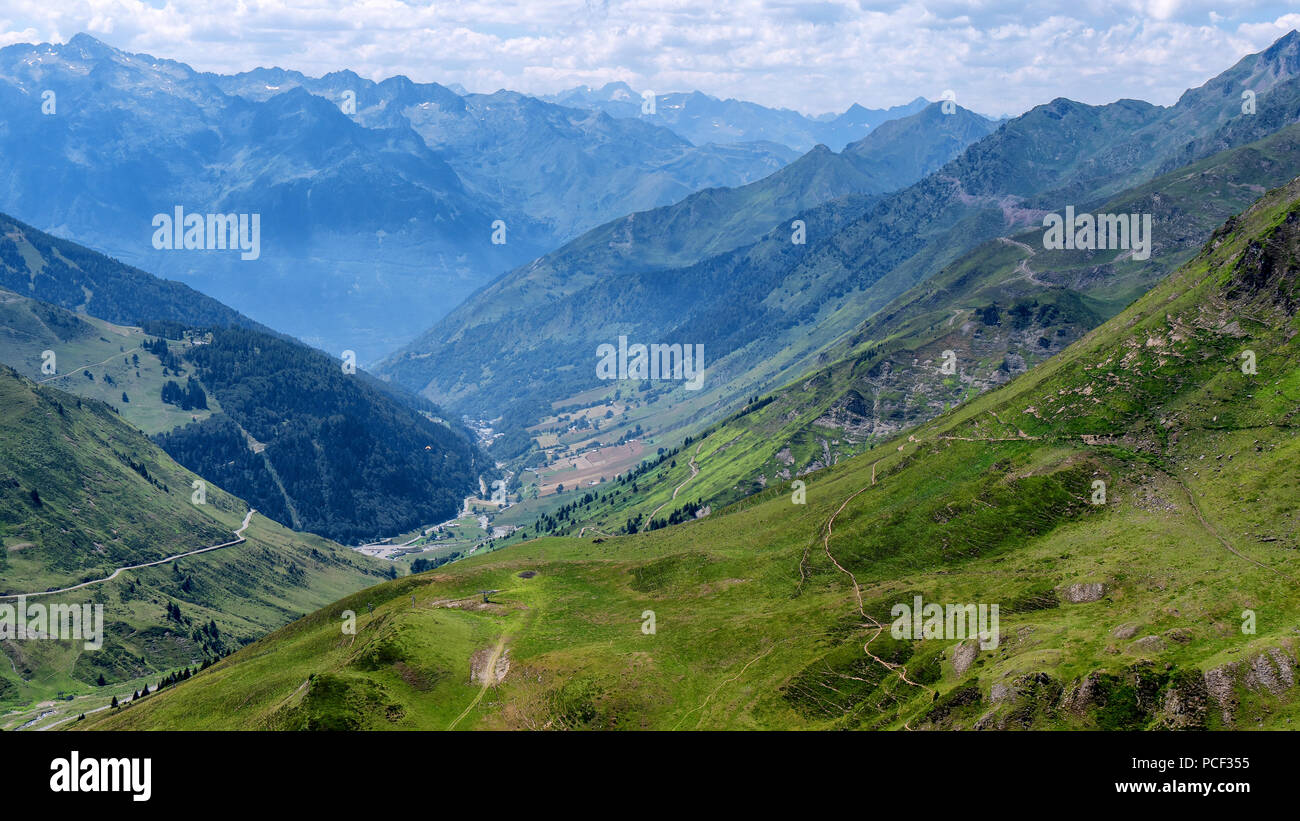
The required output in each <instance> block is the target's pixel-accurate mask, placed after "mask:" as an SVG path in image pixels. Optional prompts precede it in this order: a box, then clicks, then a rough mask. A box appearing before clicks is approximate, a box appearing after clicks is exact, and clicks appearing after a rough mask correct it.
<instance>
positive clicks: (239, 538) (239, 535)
mask: <svg viewBox="0 0 1300 821" xmlns="http://www.w3.org/2000/svg"><path fill="white" fill-rule="evenodd" d="M256 512H257V511H256V509H254V508H251V507H250V508H249V509H248V513H246V514H244V523H243V524H241V525H240V526H239V529H238V530H236V531H235V540H234V541H231V542H224V543H222V544H214V545H210V546H208V547H201V548H199V549H198V550H191V551H189V552H187V553H177V554H176V555H175V556H168V557H167V558H165V559H159V560H157V561H154V562H145V563H144V564H130V565H127V566H126V567H119V568H118V569H117V570H114V571H113V573H112V575H110V576H105V577H104V578H102V579H94V580H93V581H88V582H82V583H81V584H74V585H72V586H71V587H62V588H59V589H58V590H42V591H41V592H39V593H15V594H13V595H9V596H0V601H3V600H5V599H17V598H19V597H23V598H28V599H34V598H36V597H37V596H53V595H54V594H56V593H67V592H69V591H72V590H80V589H81V588H83V587H90V586H91V585H92V584H100V583H102V582H107V581H112V580H113V579H116V578H117V577H118V575H120V574H121V573H122V572H123V571H126V570H139V569H141V568H144V567H157V566H158V565H160V564H167V563H168V562H174V561H176V560H177V559H183V558H185V557H186V556H197V555H199V554H200V553H208V552H210V551H213V550H220V549H221V548H223V547H232V546H234V545H237V544H242V543H243V542H245V541H247V540H246V539H245V538H244V531H245V530H247V529H248V522H249V520H251V519H252V518H253V514H254V513H256Z"/></svg>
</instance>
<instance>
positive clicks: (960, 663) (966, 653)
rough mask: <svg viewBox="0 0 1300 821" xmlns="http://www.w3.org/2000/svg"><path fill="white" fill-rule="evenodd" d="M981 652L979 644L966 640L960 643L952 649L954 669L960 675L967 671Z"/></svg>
mask: <svg viewBox="0 0 1300 821" xmlns="http://www.w3.org/2000/svg"><path fill="white" fill-rule="evenodd" d="M979 652H980V648H979V645H978V644H975V643H972V642H966V641H963V642H962V643H961V644H958V645H957V646H956V647H954V648H953V651H952V669H953V671H954V672H956V673H957V675H959V676H960V675H962V674H963V673H965V672H966V671H967V670H969V669H970V666H971V665H972V664H974V663H975V657H976V656H978V655H979Z"/></svg>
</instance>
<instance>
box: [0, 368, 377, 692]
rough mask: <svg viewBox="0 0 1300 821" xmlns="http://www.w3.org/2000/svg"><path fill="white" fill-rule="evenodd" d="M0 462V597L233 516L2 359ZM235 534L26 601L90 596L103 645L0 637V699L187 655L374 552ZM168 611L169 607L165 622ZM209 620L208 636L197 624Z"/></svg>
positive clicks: (219, 497) (338, 577) (111, 677)
mask: <svg viewBox="0 0 1300 821" xmlns="http://www.w3.org/2000/svg"><path fill="white" fill-rule="evenodd" d="M0 457H2V458H0V545H3V547H2V548H0V596H14V595H17V594H30V593H37V592H41V591H47V590H55V589H62V588H65V587H70V586H73V585H77V584H81V583H83V582H88V581H94V580H97V579H103V578H105V577H108V576H110V575H111V574H112V573H113V572H114V571H115V570H116V569H118V568H120V567H125V566H129V565H135V564H141V563H147V562H154V561H158V560H162V559H166V558H167V557H170V556H175V555H178V554H182V553H187V552H189V551H192V550H196V549H199V548H203V547H207V546H210V545H217V544H222V543H226V542H231V541H234V540H235V535H234V533H233V531H235V530H236V529H237V528H238V527H239V526H240V523H241V522H242V520H243V518H244V515H245V513H246V512H247V510H248V507H247V505H246V503H244V502H243V501H242V500H240V499H237V498H235V497H233V496H230V495H229V494H227V493H225V492H224V491H223V490H222V489H221V488H219V487H217V486H216V485H213V484H207V486H206V488H205V499H204V503H203V504H195V503H194V496H193V494H194V492H195V491H194V490H193V482H194V481H196V480H197V479H198V477H197V476H195V475H194V474H193V473H191V472H190V471H187V470H185V469H184V468H182V467H181V466H180V465H178V464H176V463H175V462H174V461H172V460H171V459H170V458H169V457H168V456H167V455H166V454H165V453H163V452H162V451H161V450H160V449H158V448H157V447H156V446H155V445H154V444H153V443H151V442H150V441H149V440H148V439H147V438H145V437H144V435H143V434H141V433H140V432H139V431H137V430H136V429H134V428H132V427H131V426H130V425H128V424H127V423H126V422H124V421H123V420H122V419H121V418H120V417H119V416H118V414H117V413H115V412H114V410H113V409H112V408H111V407H109V406H107V405H104V404H102V403H100V402H97V401H94V400H83V399H80V398H78V397H76V396H73V395H71V394H68V393H64V392H62V391H58V390H55V389H53V388H49V387H44V386H38V385H35V384H34V383H32V382H30V381H29V380H27V379H25V378H23V377H22V376H20V375H19V374H18V373H16V372H15V371H13V370H11V369H9V368H5V367H0ZM245 536H246V541H244V542H243V543H241V544H237V545H232V546H230V547H227V548H223V549H221V550H217V551H213V552H210V553H205V554H202V555H198V556H192V557H186V558H183V559H180V560H178V561H175V562H170V563H166V564H160V565H158V566H156V567H151V568H144V569H140V570H129V571H125V572H123V573H122V574H120V575H119V576H117V578H115V579H113V580H111V581H108V582H104V583H100V584H95V585H91V586H88V587H85V588H82V589H80V590H77V591H70V592H68V593H65V594H58V595H53V596H48V597H40V598H39V599H32V600H31V601H32V602H36V601H40V602H42V603H52V602H60V603H75V604H84V603H101V604H103V605H104V607H105V622H106V632H107V636H106V643H105V646H104V648H103V649H102V650H100V651H95V652H87V651H84V649H83V648H82V646H81V644H80V643H78V642H62V641H34V640H15V639H14V638H13V637H11V638H9V639H7V640H4V641H0V651H3V654H4V656H5V657H6V659H5V660H3V661H0V703H8V704H21V703H25V702H27V701H30V700H33V699H37V698H42V697H47V696H52V695H55V694H57V693H60V692H64V693H74V692H85V691H90V690H93V685H94V683H95V682H96V681H97V680H98V677H99V676H100V675H101V674H102V675H103V676H104V677H105V680H106V681H108V682H115V681H124V680H127V679H132V678H135V677H137V676H140V675H144V674H146V673H149V672H151V671H154V672H156V671H161V670H167V669H170V668H172V667H175V666H177V665H179V664H188V663H190V662H191V661H201V660H202V659H203V658H204V657H205V656H207V655H213V654H217V653H220V652H225V651H227V650H230V649H233V648H234V647H237V646H239V645H240V644H241V643H244V642H247V641H249V640H251V639H252V638H253V637H256V636H259V635H262V634H263V633H265V632H266V631H267V630H270V629H272V628H274V627H277V626H279V625H281V624H284V623H285V622H287V621H289V620H291V619H293V618H295V617H297V616H298V615H301V614H302V613H304V612H307V611H310V610H312V609H313V608H315V607H319V606H320V605H321V604H323V603H324V602H327V601H330V600H332V599H334V598H337V597H338V596H339V595H342V594H346V593H348V592H350V591H353V590H356V589H358V588H360V587H362V586H364V585H365V584H366V583H367V582H368V581H371V582H372V581H374V580H375V579H376V578H377V577H379V576H380V575H381V571H382V565H381V564H380V563H378V562H373V561H371V560H368V559H365V558H364V557H361V556H358V555H357V554H354V553H352V552H351V551H348V550H346V549H344V548H342V547H340V546H338V545H336V544H334V543H332V542H329V541H326V540H324V539H320V538H317V537H314V536H302V535H299V534H295V533H292V532H291V531H288V530H286V529H284V528H282V527H280V526H279V525H277V524H275V523H274V522H271V521H269V520H267V519H264V518H262V517H261V516H257V515H255V516H254V517H253V519H252V523H251V525H250V527H249V529H248V530H247V532H246V533H245ZM0 603H4V602H0ZM8 603H10V604H12V603H13V601H12V599H9V600H8ZM169 605H174V606H175V607H178V608H179V611H173V612H172V615H170V616H169V615H168V610H169ZM177 612H179V616H177V615H176V613H177ZM209 623H212V624H214V625H215V627H216V628H217V631H216V632H213V631H207V632H204V631H203V630H202V629H201V628H203V627H205V626H206V625H208V624H209Z"/></svg>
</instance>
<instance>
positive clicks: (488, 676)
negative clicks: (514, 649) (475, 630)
mask: <svg viewBox="0 0 1300 821" xmlns="http://www.w3.org/2000/svg"><path fill="white" fill-rule="evenodd" d="M505 647H506V634H505V633H502V634H501V638H500V639H497V646H496V647H493V648H492V655H490V656H488V659H487V661H486V662H484V663H483V668H482V669H483V686H482V687H479V688H478V695H476V696H474V700H473V701H471V702H470V703H469V706H468V707H466V708H465V711H464V712H462V713H461V714H460V715H458V716H456V720H455V721H453V722H452V723H450V724H448V725H447V729H448V730H454V729H456V725H457V724H459V723H460V722H461V720H462V719H464V718H465V716H467V715H469V713H470V711H471V710H473V709H474V708H475V707H477V706H478V703H479V702H480V701H482V700H483V694H484V693H486V692H487V690H488V688H489V687H491V686H492V684H493V683H494V682H495V681H496V678H497V676H496V669H497V660H498V659H500V658H501V652H502V651H503V650H505Z"/></svg>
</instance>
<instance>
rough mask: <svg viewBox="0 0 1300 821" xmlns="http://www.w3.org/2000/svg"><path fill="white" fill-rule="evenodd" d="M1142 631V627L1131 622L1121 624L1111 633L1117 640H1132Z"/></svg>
mask: <svg viewBox="0 0 1300 821" xmlns="http://www.w3.org/2000/svg"><path fill="white" fill-rule="evenodd" d="M1140 629H1141V625H1138V624H1133V623H1131V622H1130V623H1128V624H1121V625H1120V626H1119V627H1116V628H1115V629H1114V630H1112V631H1111V635H1112V636H1114V637H1115V638H1117V639H1131V638H1133V637H1134V636H1136V635H1137V632H1138V630H1140Z"/></svg>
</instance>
